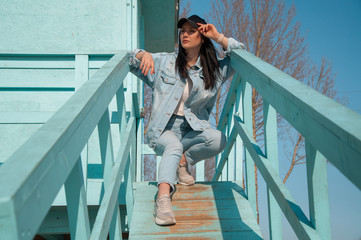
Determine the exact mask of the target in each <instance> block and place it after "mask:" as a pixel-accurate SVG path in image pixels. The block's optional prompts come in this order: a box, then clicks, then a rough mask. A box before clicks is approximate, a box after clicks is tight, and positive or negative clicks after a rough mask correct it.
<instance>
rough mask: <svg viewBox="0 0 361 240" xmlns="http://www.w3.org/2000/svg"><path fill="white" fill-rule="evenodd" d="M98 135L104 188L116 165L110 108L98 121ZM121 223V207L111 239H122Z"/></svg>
mask: <svg viewBox="0 0 361 240" xmlns="http://www.w3.org/2000/svg"><path fill="white" fill-rule="evenodd" d="M98 135H99V144H100V153H101V159H102V165H103V179H104V181H103V188H104V189H105V190H109V189H106V186H107V185H109V177H110V173H111V170H112V168H113V165H114V153H113V142H112V135H111V128H110V118H109V110H108V108H107V109H106V110H105V112H104V114H103V116H102V118H101V119H100V121H99V123H98ZM121 234H122V233H121V223H120V212H119V208H117V207H116V208H115V209H114V212H113V218H112V223H111V226H110V231H109V237H110V239H117V240H118V239H122V236H121Z"/></svg>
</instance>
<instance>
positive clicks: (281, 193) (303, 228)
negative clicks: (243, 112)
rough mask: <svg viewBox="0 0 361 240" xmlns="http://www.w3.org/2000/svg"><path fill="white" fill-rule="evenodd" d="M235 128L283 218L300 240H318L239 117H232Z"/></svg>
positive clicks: (308, 222) (315, 233)
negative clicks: (278, 206)
mask: <svg viewBox="0 0 361 240" xmlns="http://www.w3.org/2000/svg"><path fill="white" fill-rule="evenodd" d="M234 118H235V126H236V128H237V131H238V133H239V134H240V136H241V138H242V140H243V142H244V144H245V146H246V148H247V149H248V151H249V154H250V156H251V157H252V159H253V160H254V161H255V163H256V164H257V166H258V169H259V171H260V173H261V174H262V176H263V178H264V179H265V182H266V183H267V186H268V187H269V189H270V190H271V191H272V193H273V195H274V197H275V198H276V200H277V202H278V204H279V205H280V208H281V209H282V211H283V213H284V215H285V217H286V218H287V220H288V222H289V223H290V225H291V227H292V228H293V230H294V231H295V233H296V235H297V237H298V238H300V239H320V237H319V235H318V234H317V232H316V231H315V230H314V229H313V228H312V224H311V223H310V221H309V220H308V219H307V217H306V216H305V214H304V213H303V212H302V210H301V208H300V207H299V206H298V205H297V203H296V201H295V200H294V199H293V197H292V195H291V193H290V192H289V191H288V189H287V188H286V187H285V185H284V183H283V182H282V181H281V179H280V177H279V176H278V174H277V172H276V171H275V170H274V168H273V166H272V164H271V163H270V162H269V161H268V160H267V159H266V158H265V157H264V156H263V153H262V151H261V150H260V147H259V146H258V145H257V143H256V142H255V141H254V140H253V137H252V135H251V134H250V133H249V131H248V128H247V126H246V125H245V124H244V123H242V121H241V119H240V117H239V116H236V115H235V116H234ZM252 172H254V171H253V170H252Z"/></svg>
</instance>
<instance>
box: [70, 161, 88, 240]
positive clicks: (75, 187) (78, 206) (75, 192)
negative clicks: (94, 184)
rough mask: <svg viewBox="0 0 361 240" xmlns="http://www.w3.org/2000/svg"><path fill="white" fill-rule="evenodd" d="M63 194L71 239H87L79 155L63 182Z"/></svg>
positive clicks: (85, 203) (83, 188)
mask: <svg viewBox="0 0 361 240" xmlns="http://www.w3.org/2000/svg"><path fill="white" fill-rule="evenodd" d="M65 194H66V202H67V210H68V220H69V229H70V234H71V239H75V240H77V239H79V240H82V239H88V238H89V236H90V224H89V214H88V206H87V201H86V191H85V186H84V180H83V171H82V163H81V158H80V157H79V159H78V161H77V163H76V164H75V166H74V167H73V170H72V171H71V172H70V174H69V177H68V179H67V180H66V182H65Z"/></svg>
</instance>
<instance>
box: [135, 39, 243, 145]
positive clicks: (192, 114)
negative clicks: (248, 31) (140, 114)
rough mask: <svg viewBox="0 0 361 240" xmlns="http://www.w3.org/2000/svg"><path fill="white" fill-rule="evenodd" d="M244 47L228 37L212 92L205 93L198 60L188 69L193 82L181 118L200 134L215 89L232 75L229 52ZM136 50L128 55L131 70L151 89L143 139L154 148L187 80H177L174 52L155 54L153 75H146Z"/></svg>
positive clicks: (208, 113)
mask: <svg viewBox="0 0 361 240" xmlns="http://www.w3.org/2000/svg"><path fill="white" fill-rule="evenodd" d="M236 48H244V45H243V44H242V43H240V42H238V41H236V40H234V39H233V38H228V48H227V51H225V52H224V54H225V57H224V58H219V59H218V62H219V67H220V69H219V70H220V76H219V77H218V79H217V81H216V85H215V86H214V88H213V89H209V90H206V89H205V88H204V83H203V74H202V66H201V64H200V58H199V57H198V60H197V62H196V64H195V65H194V66H191V67H190V69H189V77H190V78H191V80H192V81H193V88H192V90H191V92H190V93H189V97H188V99H187V101H186V102H185V103H184V108H183V111H184V116H185V118H186V119H187V122H188V123H189V125H190V126H191V127H192V129H193V130H194V131H203V130H205V129H207V128H211V125H210V123H209V115H210V114H211V112H212V109H213V106H214V104H215V101H216V98H217V93H218V90H219V89H220V87H221V85H222V84H223V83H224V82H225V80H227V79H228V78H229V77H231V76H232V75H233V74H234V70H233V69H232V68H231V65H230V53H231V51H232V49H236ZM141 51H144V50H141V49H135V50H133V51H132V52H131V53H130V60H129V64H130V71H131V72H132V73H133V74H135V75H136V76H137V77H138V78H140V79H141V80H142V81H144V83H146V84H147V85H148V86H149V87H150V88H151V89H152V111H151V118H150V122H149V125H148V129H147V134H146V139H147V142H148V145H149V146H150V147H151V148H154V147H155V145H156V141H157V139H158V138H159V136H160V135H161V134H162V133H163V131H164V129H165V127H166V125H167V123H168V121H169V119H170V118H171V116H172V114H173V112H174V110H175V108H176V107H177V105H178V102H179V101H180V99H181V97H182V94H183V90H184V86H185V83H186V82H185V81H187V80H186V79H183V78H181V77H180V75H179V74H178V72H176V71H175V62H176V58H177V53H154V54H152V57H153V60H154V69H155V73H154V74H152V75H151V74H150V71H149V72H148V74H147V75H146V76H144V75H143V74H142V70H141V69H140V63H141V62H140V61H139V60H138V59H137V58H136V57H135V56H136V55H137V54H138V53H139V52H141Z"/></svg>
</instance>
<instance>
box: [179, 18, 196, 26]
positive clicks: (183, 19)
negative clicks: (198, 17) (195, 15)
mask: <svg viewBox="0 0 361 240" xmlns="http://www.w3.org/2000/svg"><path fill="white" fill-rule="evenodd" d="M185 22H189V23H190V24H191V25H192V26H193V27H195V28H198V27H199V26H198V25H197V23H196V22H194V21H192V20H189V19H188V18H182V19H180V20H179V21H178V24H177V27H178V28H181V27H182V26H183V24H184V23H185Z"/></svg>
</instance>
